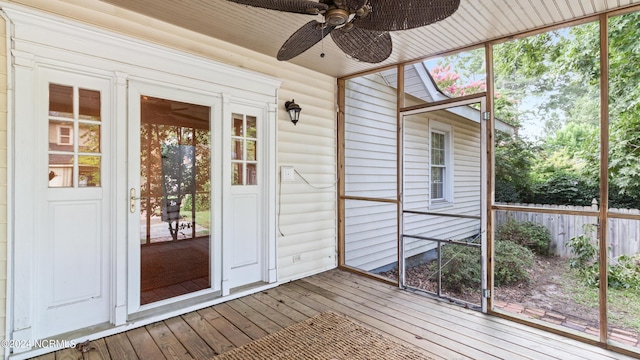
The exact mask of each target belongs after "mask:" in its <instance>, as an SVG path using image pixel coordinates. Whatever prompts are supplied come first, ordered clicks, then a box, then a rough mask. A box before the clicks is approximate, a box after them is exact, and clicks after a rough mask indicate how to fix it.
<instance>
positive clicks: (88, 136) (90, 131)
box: [78, 123, 100, 153]
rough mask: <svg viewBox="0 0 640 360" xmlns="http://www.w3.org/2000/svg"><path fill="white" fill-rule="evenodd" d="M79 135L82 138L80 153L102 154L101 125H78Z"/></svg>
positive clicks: (79, 146) (79, 147)
mask: <svg viewBox="0 0 640 360" xmlns="http://www.w3.org/2000/svg"><path fill="white" fill-rule="evenodd" d="M78 131H79V132H80V133H79V134H78V135H79V137H80V143H79V144H78V151H80V152H89V153H99V152H100V125H98V124H85V123H80V124H78Z"/></svg>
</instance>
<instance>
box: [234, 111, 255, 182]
mask: <svg viewBox="0 0 640 360" xmlns="http://www.w3.org/2000/svg"><path fill="white" fill-rule="evenodd" d="M232 122H233V123H232V125H233V134H232V136H231V137H232V138H231V160H232V162H231V184H232V185H257V184H258V180H257V172H256V169H257V160H258V157H257V156H258V154H257V150H256V147H257V139H256V136H257V134H258V128H257V122H256V117H255V116H248V115H243V114H233V115H232ZM245 173H246V174H247V176H244V174H245Z"/></svg>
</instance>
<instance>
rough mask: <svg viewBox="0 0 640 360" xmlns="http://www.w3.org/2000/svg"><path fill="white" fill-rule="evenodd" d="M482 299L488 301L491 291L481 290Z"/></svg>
mask: <svg viewBox="0 0 640 360" xmlns="http://www.w3.org/2000/svg"><path fill="white" fill-rule="evenodd" d="M482 297H484V298H485V299H489V298H490V297H491V290H489V289H482Z"/></svg>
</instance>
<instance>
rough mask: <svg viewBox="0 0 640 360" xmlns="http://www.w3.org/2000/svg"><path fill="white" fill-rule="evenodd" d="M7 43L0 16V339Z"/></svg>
mask: <svg viewBox="0 0 640 360" xmlns="http://www.w3.org/2000/svg"><path fill="white" fill-rule="evenodd" d="M6 43H7V37H6V22H5V20H4V19H3V18H0V339H3V338H4V337H5V328H6V319H7V317H6V314H5V311H4V309H6V304H7V222H8V221H7V205H8V204H7V198H8V193H7V167H8V158H7V141H8V137H7V87H8V84H7V49H6V46H5V45H4V44H6Z"/></svg>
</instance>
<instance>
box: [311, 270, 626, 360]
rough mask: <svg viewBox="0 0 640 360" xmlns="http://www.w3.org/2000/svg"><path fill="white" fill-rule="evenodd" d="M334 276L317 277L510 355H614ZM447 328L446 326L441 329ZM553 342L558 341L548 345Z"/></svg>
mask: <svg viewBox="0 0 640 360" xmlns="http://www.w3.org/2000/svg"><path fill="white" fill-rule="evenodd" d="M333 275H335V276H333ZM333 275H332V276H327V275H320V276H317V278H318V279H324V280H325V281H327V282H330V283H332V284H334V283H338V284H341V285H338V286H345V285H346V286H351V287H353V288H357V291H358V293H362V292H366V293H368V294H369V295H370V296H372V297H373V298H371V299H372V300H373V299H376V300H375V301H378V302H380V301H382V300H381V299H389V301H390V302H392V303H393V305H391V304H386V306H394V307H397V308H399V309H406V311H409V313H411V314H412V315H420V314H424V315H428V316H433V317H435V318H440V319H443V320H446V321H452V322H456V323H458V324H464V325H465V326H466V327H470V328H471V329H472V330H473V333H472V334H473V336H475V337H489V338H490V339H491V341H492V342H495V341H502V340H506V341H509V342H511V344H509V345H508V349H510V351H516V349H518V348H519V347H524V348H526V349H524V350H521V351H524V352H525V353H526V354H528V356H533V357H534V358H536V359H538V358H539V359H545V358H553V359H563V360H564V359H574V360H581V359H585V358H590V357H593V356H595V355H596V354H600V355H605V358H608V357H609V356H611V354H612V353H611V352H610V351H608V350H605V349H601V348H599V347H593V346H590V345H588V344H585V343H582V342H579V341H576V340H573V339H569V338H567V337H564V336H561V335H557V334H552V333H548V332H543V334H544V336H540V334H541V331H540V330H537V329H534V328H532V327H530V326H526V325H523V324H518V323H514V322H512V321H509V320H506V319H501V318H498V317H488V316H486V315H484V314H482V313H480V312H477V311H469V310H465V309H460V308H459V307H457V306H453V305H449V304H440V303H436V302H435V301H436V300H432V299H427V300H426V302H416V301H415V294H412V293H410V292H406V291H397V290H396V289H393V288H390V287H389V286H387V285H385V284H382V283H380V282H377V281H367V280H363V277H361V276H358V275H355V274H350V273H347V272H336V273H333ZM337 280H338V281H337ZM343 291H347V292H348V291H349V289H348V288H343ZM354 291H355V290H354ZM352 292H353V291H352ZM429 300H430V301H431V302H434V305H435V304H437V305H439V306H430V305H429ZM416 312H417V313H416ZM443 325H446V324H442V325H440V326H443ZM549 338H551V339H553V340H554V341H553V342H550V341H548V339H549ZM519 351H520V350H519ZM619 356H622V355H619Z"/></svg>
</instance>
